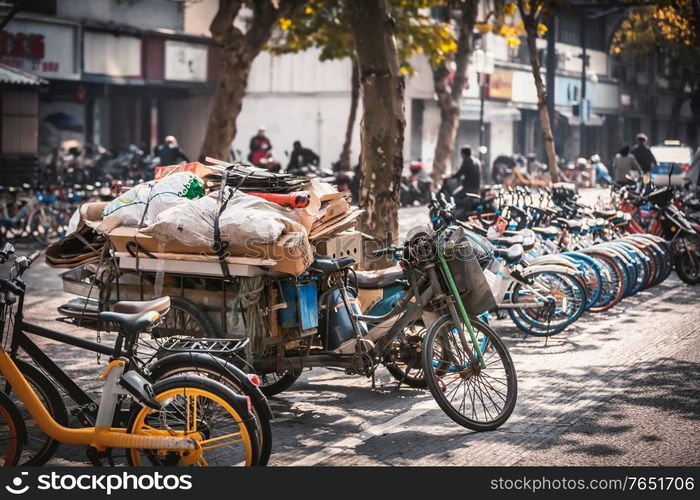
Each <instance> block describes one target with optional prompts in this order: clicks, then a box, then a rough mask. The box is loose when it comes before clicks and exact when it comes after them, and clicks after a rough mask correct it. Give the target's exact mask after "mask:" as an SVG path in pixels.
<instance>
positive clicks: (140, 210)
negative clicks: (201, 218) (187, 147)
mask: <svg viewBox="0 0 700 500" xmlns="http://www.w3.org/2000/svg"><path fill="white" fill-rule="evenodd" d="M202 196H204V184H203V183H202V180H201V179H200V178H199V177H197V176H196V175H194V174H192V173H190V172H177V173H174V174H171V175H168V176H167V177H164V178H163V179H161V180H158V181H149V182H144V183H142V184H139V185H138V186H135V187H133V188H131V189H130V190H129V191H127V192H126V193H124V194H122V195H121V196H119V197H118V198H116V199H115V200H112V202H111V203H110V204H109V205H107V207H105V209H104V212H102V218H106V217H109V216H111V215H114V216H117V217H119V220H120V222H121V223H122V225H124V226H138V225H139V224H140V223H141V221H142V220H143V224H144V225H149V224H152V223H153V222H154V221H155V220H156V217H157V216H158V214H160V213H161V212H164V211H166V210H167V209H169V208H171V207H173V206H176V205H178V204H180V203H182V202H184V201H188V200H192V199H197V198H201V197H202ZM147 205H148V211H147V212H146V216H145V217H144V210H145V209H146V206H147Z"/></svg>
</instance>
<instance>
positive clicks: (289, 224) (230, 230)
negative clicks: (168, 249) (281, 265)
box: [141, 188, 304, 248]
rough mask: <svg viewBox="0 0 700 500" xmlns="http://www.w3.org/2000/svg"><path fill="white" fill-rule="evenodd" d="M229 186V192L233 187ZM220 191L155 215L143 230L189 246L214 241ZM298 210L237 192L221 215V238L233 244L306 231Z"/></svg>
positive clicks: (159, 238)
mask: <svg viewBox="0 0 700 500" xmlns="http://www.w3.org/2000/svg"><path fill="white" fill-rule="evenodd" d="M226 189H227V195H228V193H230V188H226ZM217 196H218V192H216V193H212V194H211V195H210V196H205V197H204V198H199V199H197V200H191V201H186V202H184V203H181V204H178V205H176V206H174V207H172V208H169V209H168V210H165V211H164V212H161V213H160V214H158V216H157V217H156V220H155V222H154V223H153V224H151V225H150V226H149V227H146V228H143V229H142V230H141V232H142V233H144V234H149V235H151V236H153V237H154V238H156V239H157V240H159V241H163V242H168V241H177V242H179V243H182V244H183V245H187V246H197V247H198V246H205V247H208V248H211V247H212V245H213V244H214V221H215V218H216V211H217ZM297 219H298V214H297V213H296V212H295V211H294V210H292V209H289V208H284V207H281V206H279V205H277V204H276V203H271V202H269V201H266V200H264V199H262V198H259V197H257V196H251V195H247V194H245V193H242V192H240V191H239V192H236V193H235V194H234V195H233V198H232V199H231V200H230V201H229V202H228V204H227V206H226V208H225V209H224V211H223V213H222V214H221V216H220V217H219V228H220V231H221V240H222V241H225V242H227V243H228V244H230V245H245V244H246V243H253V242H254V243H273V242H275V241H277V240H278V239H279V237H280V236H281V235H282V234H283V233H292V232H299V231H304V229H303V227H302V226H301V224H299V222H298V220H297Z"/></svg>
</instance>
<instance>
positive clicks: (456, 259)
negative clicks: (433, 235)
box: [443, 228, 496, 316]
mask: <svg viewBox="0 0 700 500" xmlns="http://www.w3.org/2000/svg"><path fill="white" fill-rule="evenodd" d="M443 253H444V255H445V260H446V262H447V266H448V268H449V269H450V273H451V274H452V278H453V279H454V282H455V285H456V286H457V290H458V291H459V293H460V297H461V298H462V302H463V303H464V307H465V308H466V310H467V312H468V313H469V314H473V315H476V316H478V315H479V314H481V313H483V312H485V311H489V310H491V309H494V308H495V307H496V301H495V300H494V298H493V294H492V293H491V287H490V286H489V283H488V281H487V280H486V277H485V276H484V272H483V271H482V268H481V265H480V263H479V260H478V259H477V256H476V254H475V253H474V249H473V247H472V244H471V240H470V239H469V238H468V237H467V236H466V235H465V233H464V230H463V229H462V228H459V229H457V230H456V231H455V232H453V233H452V235H451V236H450V238H449V240H447V241H446V242H445V243H444V244H443Z"/></svg>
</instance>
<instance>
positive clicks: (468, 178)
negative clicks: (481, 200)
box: [455, 145, 481, 194]
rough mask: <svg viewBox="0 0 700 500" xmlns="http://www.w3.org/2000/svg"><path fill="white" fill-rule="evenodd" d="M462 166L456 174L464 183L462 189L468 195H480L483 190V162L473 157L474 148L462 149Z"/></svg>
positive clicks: (467, 146)
mask: <svg viewBox="0 0 700 500" xmlns="http://www.w3.org/2000/svg"><path fill="white" fill-rule="evenodd" d="M460 154H461V156H462V165H461V166H460V167H459V171H458V172H457V173H456V174H455V176H456V177H458V178H459V180H460V182H461V183H462V187H463V188H464V190H465V191H466V192H467V193H477V194H478V193H479V190H480V188H481V162H480V161H479V159H478V158H474V157H473V156H472V148H471V146H469V145H464V146H462V148H461V149H460Z"/></svg>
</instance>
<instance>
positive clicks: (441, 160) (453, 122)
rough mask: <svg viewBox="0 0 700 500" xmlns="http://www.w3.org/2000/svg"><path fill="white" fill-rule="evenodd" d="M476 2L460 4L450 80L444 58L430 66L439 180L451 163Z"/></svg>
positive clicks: (435, 165)
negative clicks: (437, 125)
mask: <svg viewBox="0 0 700 500" xmlns="http://www.w3.org/2000/svg"><path fill="white" fill-rule="evenodd" d="M477 4H478V2H473V1H472V2H464V3H462V4H461V8H460V10H461V14H462V15H461V18H460V20H459V37H458V39H457V51H456V52H455V59H454V62H455V74H454V79H453V80H452V83H451V84H450V82H449V76H450V72H449V69H448V68H447V64H446V63H445V62H444V61H443V62H441V63H440V64H438V65H436V66H434V67H433V87H434V89H435V95H436V96H437V105H438V108H439V109H440V128H439V129H438V137H437V144H436V145H435V155H434V159H433V174H432V176H433V179H434V180H435V182H441V181H442V178H443V176H444V175H445V174H446V173H447V172H448V171H449V170H450V168H451V166H452V156H453V152H454V145H455V138H456V136H457V129H458V128H459V111H460V109H459V108H460V103H461V102H462V89H464V84H465V82H466V80H467V64H468V62H469V57H470V55H471V52H472V40H473V33H474V24H475V23H476V14H477V7H478V5H477Z"/></svg>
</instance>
